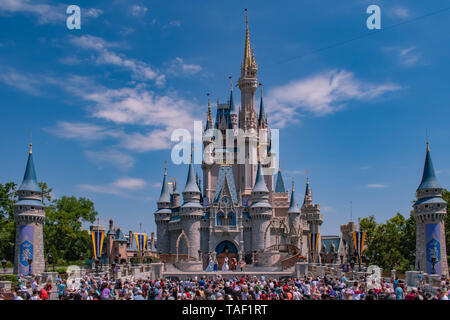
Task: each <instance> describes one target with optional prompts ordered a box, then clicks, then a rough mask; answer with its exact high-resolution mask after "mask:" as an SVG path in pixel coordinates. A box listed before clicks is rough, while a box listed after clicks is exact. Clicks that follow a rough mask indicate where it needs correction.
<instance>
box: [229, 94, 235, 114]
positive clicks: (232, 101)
mask: <svg viewBox="0 0 450 320" xmlns="http://www.w3.org/2000/svg"><path fill="white" fill-rule="evenodd" d="M230 112H234V99H233V89H231V92H230Z"/></svg>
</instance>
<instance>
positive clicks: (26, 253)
mask: <svg viewBox="0 0 450 320" xmlns="http://www.w3.org/2000/svg"><path fill="white" fill-rule="evenodd" d="M19 232H20V242H19V243H20V244H19V273H22V274H28V273H29V272H30V267H29V265H28V259H32V260H33V244H34V227H33V226H29V225H28V226H20V231H19ZM32 264H33V263H32ZM31 273H33V266H31Z"/></svg>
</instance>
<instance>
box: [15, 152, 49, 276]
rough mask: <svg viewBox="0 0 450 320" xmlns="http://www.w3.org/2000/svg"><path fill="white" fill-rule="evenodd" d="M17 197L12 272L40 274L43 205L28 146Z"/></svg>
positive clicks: (43, 263)
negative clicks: (25, 163) (26, 159)
mask: <svg viewBox="0 0 450 320" xmlns="http://www.w3.org/2000/svg"><path fill="white" fill-rule="evenodd" d="M18 194H19V201H18V202H17V203H16V204H15V205H14V220H15V222H16V241H15V246H14V248H15V249H14V250H15V253H14V273H21V274H28V273H29V272H30V270H31V273H32V274H40V273H42V272H43V271H44V270H45V260H44V237H43V224H44V219H45V211H44V210H45V206H44V204H43V203H42V198H43V195H42V189H41V188H40V187H39V184H38V182H37V179H36V171H35V169H34V163H33V152H32V145H31V144H30V152H29V154H28V162H27V167H26V169H25V174H24V176H23V181H22V184H21V186H20V187H19V190H18ZM29 259H31V268H30V265H29V262H28V260H29Z"/></svg>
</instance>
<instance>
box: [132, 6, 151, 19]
mask: <svg viewBox="0 0 450 320" xmlns="http://www.w3.org/2000/svg"><path fill="white" fill-rule="evenodd" d="M147 10H148V9H147V8H146V7H141V6H138V5H133V6H132V7H131V14H132V15H133V16H135V17H136V16H142V15H144V14H145V13H146V12H147Z"/></svg>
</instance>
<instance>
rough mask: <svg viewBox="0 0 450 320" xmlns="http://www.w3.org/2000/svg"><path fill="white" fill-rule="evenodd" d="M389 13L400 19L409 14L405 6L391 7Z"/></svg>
mask: <svg viewBox="0 0 450 320" xmlns="http://www.w3.org/2000/svg"><path fill="white" fill-rule="evenodd" d="M390 15H391V16H394V17H398V18H402V19H406V18H408V17H409V16H410V12H409V10H408V9H407V8H402V7H396V8H393V9H391V11H390Z"/></svg>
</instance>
